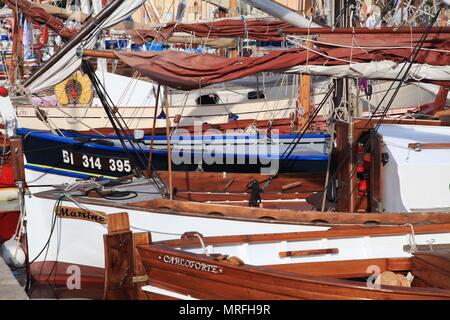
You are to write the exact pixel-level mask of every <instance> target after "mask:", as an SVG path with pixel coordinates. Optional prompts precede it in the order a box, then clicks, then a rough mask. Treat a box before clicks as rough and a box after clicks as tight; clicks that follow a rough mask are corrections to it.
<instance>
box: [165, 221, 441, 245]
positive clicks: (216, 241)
mask: <svg viewBox="0 0 450 320" xmlns="http://www.w3.org/2000/svg"><path fill="white" fill-rule="evenodd" d="M410 233H411V227H410V226H392V227H357V226H355V227H338V228H332V229H329V230H325V231H305V232H286V233H268V234H248V235H232V236H212V237H203V241H204V243H205V245H224V244H240V243H252V244H254V243H267V242H276V241H304V240H318V239H345V238H354V237H383V236H398V235H405V234H410ZM414 233H415V234H427V233H450V224H440V225H439V224H432V225H422V226H415V227H414ZM159 243H161V244H164V245H166V246H170V247H198V240H197V239H189V238H187V239H176V240H167V241H162V242H159Z"/></svg>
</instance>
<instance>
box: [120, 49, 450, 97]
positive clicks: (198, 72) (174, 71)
mask: <svg viewBox="0 0 450 320" xmlns="http://www.w3.org/2000/svg"><path fill="white" fill-rule="evenodd" d="M449 48H450V41H446V42H444V43H440V45H439V46H437V47H436V48H435V49H441V50H436V51H431V50H421V52H420V53H419V54H418V56H417V59H416V61H415V63H418V64H420V65H422V64H428V65H430V66H439V69H441V70H444V71H445V70H446V69H448V65H449V64H450V55H449V54H448V49H449ZM114 54H115V55H116V56H117V57H118V58H119V59H120V60H121V61H123V62H124V63H126V64H127V65H129V66H131V67H132V68H134V69H136V70H138V71H139V72H140V73H141V74H142V75H145V76H147V77H149V78H150V79H152V80H154V81H156V82H158V83H161V84H164V85H168V86H169V87H172V88H177V89H181V90H193V89H199V88H202V87H206V86H208V85H211V84H215V83H221V82H226V81H230V80H234V79H238V78H243V77H246V76H250V75H252V74H256V73H259V72H277V71H285V70H289V69H291V72H295V71H296V70H295V68H296V67H298V66H322V67H325V66H326V67H328V66H342V65H344V66H346V67H347V68H348V67H349V66H351V65H352V64H359V63H365V64H367V63H372V62H373V61H391V62H393V63H394V64H395V65H396V64H399V63H403V62H407V61H408V59H409V58H410V55H411V49H409V48H408V49H406V48H405V49H402V48H394V49H389V48H386V49H379V48H373V49H362V48H344V47H337V48H331V47H330V48H322V49H317V50H315V51H314V52H312V51H308V50H305V49H299V48H297V49H291V50H275V51H272V52H271V53H269V54H267V55H265V56H262V57H257V58H254V57H248V58H247V57H241V58H235V59H228V58H223V57H219V56H216V55H212V54H206V53H205V54H189V53H184V52H177V51H166V52H133V53H131V52H115V53H114ZM395 65H394V66H395ZM390 67H392V65H391V66H390ZM390 67H389V66H388V68H390ZM385 68H386V65H385ZM448 71H449V70H447V72H444V74H443V78H441V79H438V78H434V76H435V75H432V77H433V78H431V79H423V81H426V80H430V82H432V81H436V80H437V81H441V82H442V81H449V80H450V78H449V77H448V75H449V72H448ZM376 72H377V70H376V69H375V71H373V70H372V73H376ZM441 76H442V74H441ZM440 84H441V85H442V84H444V85H446V84H445V83H440Z"/></svg>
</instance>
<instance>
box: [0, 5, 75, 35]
mask: <svg viewBox="0 0 450 320" xmlns="http://www.w3.org/2000/svg"><path fill="white" fill-rule="evenodd" d="M3 2H4V3H5V4H6V5H8V7H9V8H10V9H12V10H17V9H19V10H20V11H22V12H23V13H24V14H25V15H26V16H27V17H29V18H30V19H31V20H32V21H33V22H34V23H37V24H40V25H46V26H47V27H49V28H50V29H52V30H53V31H55V32H56V33H58V34H59V35H60V36H61V37H63V38H64V39H70V38H72V37H73V36H74V35H75V34H77V32H78V30H77V29H70V28H67V27H66V26H65V25H64V23H63V22H62V21H61V20H60V19H58V18H56V17H55V16H53V15H51V14H50V13H47V12H46V11H45V10H44V9H42V8H39V7H36V6H35V5H33V3H31V2H30V1H28V0H4V1H3ZM16 5H17V7H16Z"/></svg>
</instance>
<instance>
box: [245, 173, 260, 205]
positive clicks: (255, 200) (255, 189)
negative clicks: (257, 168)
mask: <svg viewBox="0 0 450 320" xmlns="http://www.w3.org/2000/svg"><path fill="white" fill-rule="evenodd" d="M247 189H250V200H249V201H248V205H249V206H250V207H259V204H260V203H261V193H262V192H263V191H264V190H263V189H261V187H260V186H259V182H258V181H256V180H253V181H252V182H250V183H249V185H248V186H247Z"/></svg>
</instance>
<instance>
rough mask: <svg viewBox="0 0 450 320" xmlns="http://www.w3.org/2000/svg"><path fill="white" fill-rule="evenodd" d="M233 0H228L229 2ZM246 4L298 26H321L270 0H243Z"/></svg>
mask: <svg viewBox="0 0 450 320" xmlns="http://www.w3.org/2000/svg"><path fill="white" fill-rule="evenodd" d="M232 1H233V0H231V1H230V3H231V2H232ZM243 1H244V2H246V3H247V4H249V5H251V6H253V7H255V8H257V9H259V10H261V11H264V12H266V13H268V14H270V15H272V16H274V17H276V18H278V19H280V20H283V21H284V22H286V23H289V24H290V25H292V26H294V27H298V28H308V27H309V28H321V26H320V25H318V24H317V23H314V22H312V21H310V20H308V19H306V18H305V17H303V16H301V15H299V14H298V13H296V12H295V11H292V10H291V9H288V8H286V7H284V6H282V5H280V4H278V3H276V2H273V1H271V0H243Z"/></svg>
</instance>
